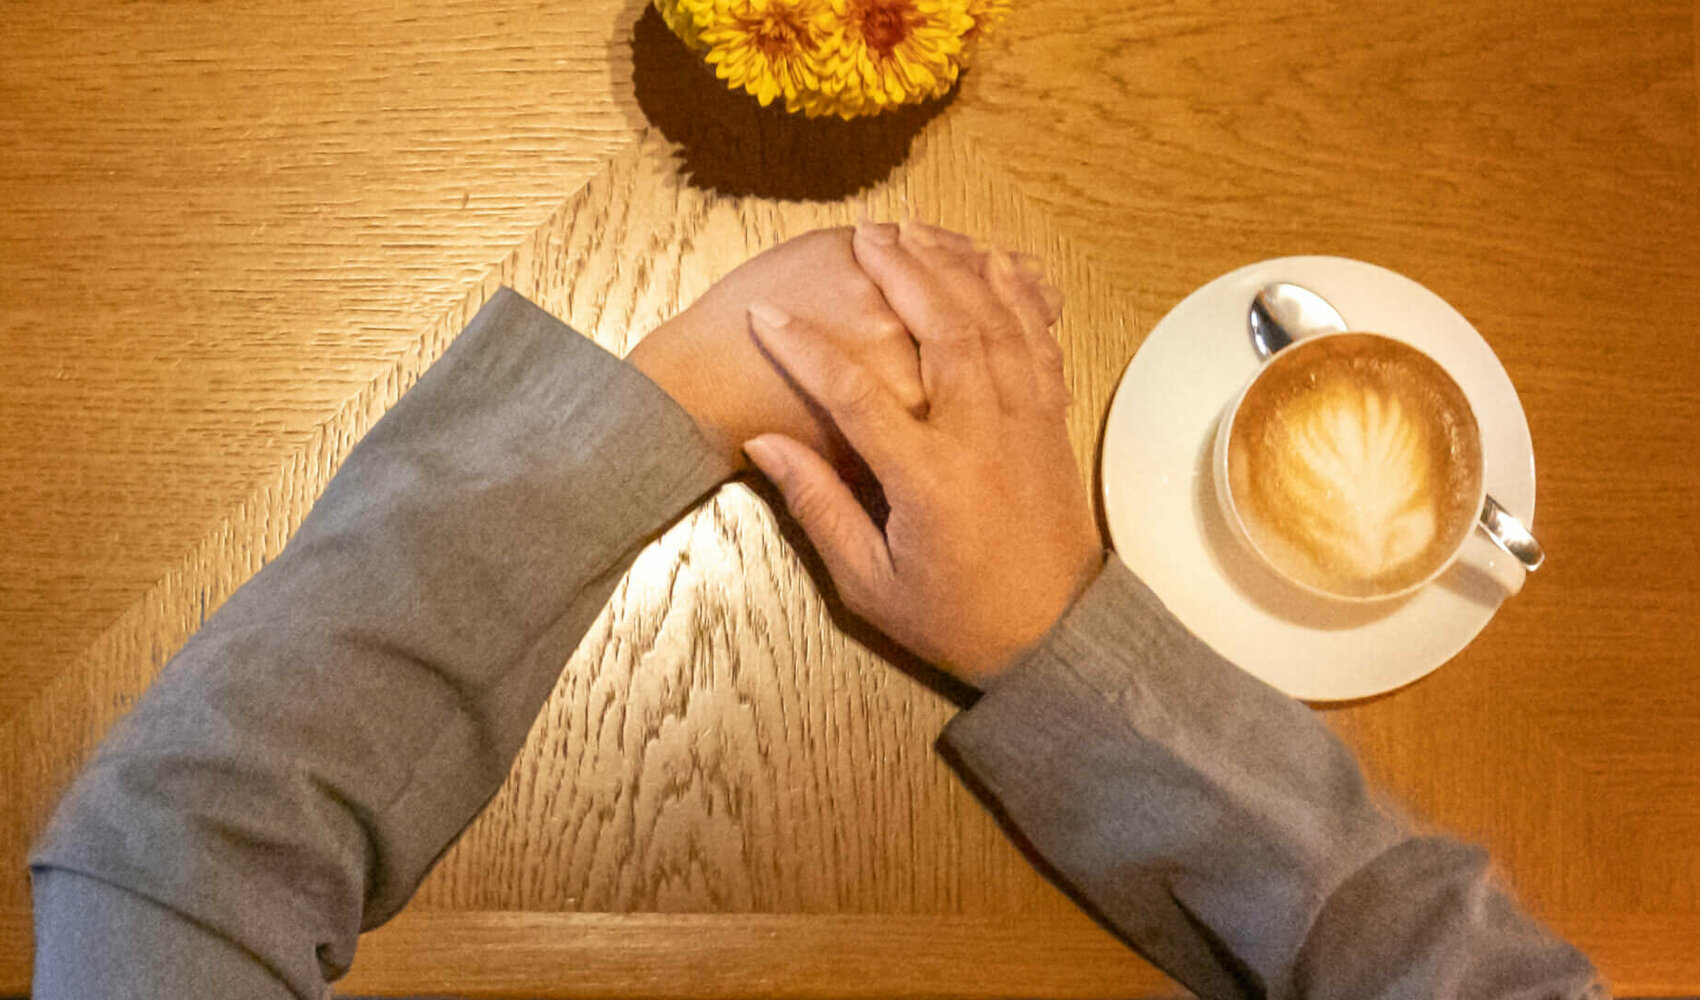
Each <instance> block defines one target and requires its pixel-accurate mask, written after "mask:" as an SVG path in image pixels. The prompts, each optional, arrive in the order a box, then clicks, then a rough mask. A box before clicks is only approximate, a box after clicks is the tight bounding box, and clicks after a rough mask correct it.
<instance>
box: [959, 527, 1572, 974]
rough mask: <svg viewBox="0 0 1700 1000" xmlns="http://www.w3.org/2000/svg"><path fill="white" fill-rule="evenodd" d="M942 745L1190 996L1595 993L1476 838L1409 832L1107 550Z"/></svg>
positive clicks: (1304, 728) (1281, 701) (1102, 913)
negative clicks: (1521, 904)
mask: <svg viewBox="0 0 1700 1000" xmlns="http://www.w3.org/2000/svg"><path fill="white" fill-rule="evenodd" d="M941 748H942V749H943V751H944V752H945V754H946V756H947V757H949V758H950V759H951V760H952V762H953V763H954V764H955V765H956V766H957V767H958V769H959V770H961V771H962V772H963V774H964V776H965V778H966V779H967V780H968V781H969V782H970V784H971V785H973V786H974V787H975V788H976V789H977V791H979V793H980V794H981V795H982V796H983V797H984V798H986V799H988V800H989V804H991V805H992V806H993V808H994V809H995V810H997V811H999V812H1000V813H1001V815H1002V816H1003V818H1004V819H1005V821H1006V823H1007V824H1008V825H1010V826H1012V827H1013V828H1014V831H1015V833H1016V835H1017V836H1018V838H1019V839H1023V840H1025V841H1026V842H1027V843H1028V845H1029V846H1030V847H1031V848H1032V849H1033V851H1035V852H1036V853H1037V854H1038V855H1039V856H1040V858H1041V859H1042V861H1043V863H1044V864H1045V865H1047V866H1049V868H1050V874H1051V875H1052V877H1053V878H1054V879H1056V880H1057V881H1059V882H1060V883H1061V884H1062V885H1063V887H1064V888H1065V889H1067V890H1068V891H1070V892H1072V893H1073V894H1074V895H1075V897H1076V899H1077V900H1079V901H1080V902H1081V903H1082V904H1083V905H1085V906H1086V907H1087V909H1089V910H1091V911H1093V912H1094V913H1095V915H1096V916H1097V917H1098V918H1099V919H1100V920H1102V921H1103V922H1105V923H1106V924H1108V925H1109V926H1110V927H1111V928H1112V929H1113V930H1115V931H1116V932H1117V933H1118V934H1119V935H1121V936H1122V938H1123V939H1124V940H1126V941H1127V942H1128V943H1129V944H1131V945H1132V946H1133V947H1134V948H1135V949H1137V950H1138V951H1139V952H1140V953H1141V954H1143V955H1145V956H1146V957H1147V958H1148V959H1150V960H1151V961H1152V962H1153V963H1154V964H1156V965H1157V966H1158V967H1159V968H1161V969H1163V970H1164V971H1166V972H1167V973H1169V974H1170V975H1171V976H1174V977H1175V978H1176V979H1177V980H1179V981H1180V982H1181V983H1182V984H1183V985H1185V986H1187V987H1188V988H1190V989H1191V990H1193V991H1194V992H1196V993H1198V994H1199V995H1200V996H1203V997H1207V998H1218V997H1222V998H1227V997H1234V998H1239V997H1268V998H1309V1000H1347V998H1351V1000H1366V998H1374V997H1411V998H1417V997H1425V998H1427V997H1498V998H1526V1000H1535V998H1543V1000H1545V998H1558V997H1596V996H1603V995H1605V989H1604V986H1603V985H1602V984H1601V983H1600V982H1599V981H1598V979H1597V977H1596V975H1595V973H1594V970H1593V969H1592V967H1591V966H1590V965H1589V963H1588V961H1587V959H1585V958H1584V957H1583V956H1582V955H1581V954H1580V953H1578V952H1577V951H1576V950H1575V949H1574V948H1572V947H1570V946H1569V945H1568V944H1566V943H1564V942H1563V941H1561V940H1559V939H1557V938H1556V937H1554V936H1553V935H1552V934H1550V933H1549V932H1548V931H1546V930H1545V929H1544V928H1543V927H1541V926H1540V925H1539V924H1537V923H1536V922H1534V921H1533V920H1531V919H1530V918H1529V917H1528V916H1527V915H1526V914H1524V913H1523V912H1522V911H1521V910H1520V909H1519V908H1518V907H1517V905H1516V904H1515V903H1514V902H1513V901H1512V899H1511V898H1510V897H1509V896H1508V895H1507V894H1506V893H1505V892H1504V891H1503V890H1501V889H1500V888H1499V887H1498V886H1497V885H1496V884H1495V883H1494V881H1493V880H1492V879H1491V877H1490V874H1489V871H1488V864H1487V857H1486V855H1485V853H1484V852H1483V851H1482V850H1480V849H1479V848H1476V847H1472V846H1468V845H1465V844H1462V843H1459V842H1457V841H1454V840H1451V839H1447V838H1445V837H1435V836H1423V835H1419V834H1418V833H1417V832H1415V831H1414V830H1413V829H1412V828H1411V826H1410V825H1409V824H1407V823H1406V822H1405V821H1404V820H1403V819H1402V818H1401V817H1400V816H1399V815H1397V814H1396V813H1395V812H1394V811H1392V810H1391V809H1389V808H1387V807H1386V806H1384V805H1383V804H1382V803H1380V802H1378V801H1377V800H1376V798H1375V797H1374V796H1373V795H1372V794H1371V792H1370V790H1369V789H1368V788H1367V787H1366V786H1365V782H1364V778H1363V775H1362V773H1361V772H1360V770H1359V768H1358V765H1357V762H1356V761H1355V760H1354V759H1353V757H1352V755H1351V753H1350V752H1349V751H1348V750H1347V749H1346V748H1345V747H1344V746H1343V745H1342V744H1341V743H1340V742H1339V741H1338V740H1337V739H1335V737H1334V736H1333V735H1332V734H1331V733H1330V732H1329V731H1328V729H1327V727H1325V726H1324V725H1323V724H1322V723H1321V722H1320V721H1318V720H1317V719H1316V718H1315V717H1314V716H1313V715H1312V713H1311V712H1310V710H1308V709H1307V708H1305V707H1304V706H1303V705H1301V704H1299V703H1298V702H1296V701H1293V700H1292V699H1290V698H1288V697H1286V696H1285V695H1283V694H1281V693H1279V692H1277V691H1275V690H1274V689H1273V688H1270V687H1268V686H1267V685H1265V684H1263V683H1262V682H1261V681H1258V680H1257V679H1255V678H1253V677H1252V676H1251V675H1249V674H1247V673H1245V672H1244V671H1242V670H1240V669H1238V668H1237V667H1235V666H1233V665H1232V664H1230V663H1228V662H1227V661H1225V660H1223V659H1222V658H1221V657H1219V656H1217V655H1216V654H1215V653H1214V652H1212V651H1211V650H1210V649H1209V647H1207V646H1205V645H1204V644H1203V643H1202V642H1201V641H1199V640H1198V639H1197V638H1195V637H1194V636H1193V635H1192V634H1191V633H1190V632H1188V631H1187V630H1186V629H1185V628H1184V627H1183V626H1182V625H1181V624H1180V623H1179V622H1178V621H1177V620H1176V619H1175V618H1174V616H1172V615H1171V614H1169V613H1168V611H1167V609H1165V608H1164V607H1163V605H1162V603H1161V602H1160V601H1158V599H1157V598H1156V596H1155V595H1154V594H1152V593H1151V591H1150V590H1148V589H1147V588H1146V587H1145V586H1144V585H1143V584H1142V583H1141V582H1140V581H1139V580H1138V579H1137V578H1135V577H1134V575H1133V574H1132V573H1130V572H1129V571H1128V570H1127V568H1126V567H1125V566H1123V565H1122V564H1121V563H1120V561H1118V560H1117V559H1115V558H1114V557H1113V556H1112V557H1111V558H1110V559H1109V561H1108V563H1107V564H1106V566H1105V568H1104V571H1103V573H1102V574H1101V575H1100V576H1099V578H1098V579H1097V580H1096V581H1095V582H1094V583H1093V584H1092V586H1091V587H1090V588H1089V589H1088V590H1087V592H1086V593H1085V594H1084V595H1083V596H1082V597H1081V599H1080V600H1079V601H1078V602H1077V603H1076V604H1075V606H1074V607H1073V608H1071V609H1070V611H1069V612H1068V614H1067V615H1065V616H1064V618H1063V620H1062V621H1061V622H1059V623H1058V625H1057V627H1056V628H1055V629H1053V631H1052V632H1051V634H1050V635H1048V636H1047V637H1046V638H1045V640H1044V641H1043V642H1041V644H1040V645H1039V646H1038V647H1036V648H1035V649H1033V650H1032V651H1030V652H1029V653H1028V654H1027V655H1025V656H1024V657H1023V659H1022V660H1021V661H1020V662H1019V663H1018V664H1017V665H1016V666H1015V667H1013V668H1012V669H1011V671H1010V672H1009V673H1008V674H1006V675H1005V676H1004V677H1003V678H1002V679H1000V680H999V682H998V683H997V685H996V686H995V687H993V688H992V689H991V690H990V691H989V692H987V693H986V694H985V695H984V696H983V697H982V698H981V699H980V701H979V702H978V703H976V704H975V705H974V707H973V708H971V709H969V710H968V711H966V712H964V713H962V714H960V715H958V716H957V717H956V718H955V719H953V720H952V721H951V723H950V724H949V726H947V727H946V730H945V733H944V736H943V737H942V740H941Z"/></svg>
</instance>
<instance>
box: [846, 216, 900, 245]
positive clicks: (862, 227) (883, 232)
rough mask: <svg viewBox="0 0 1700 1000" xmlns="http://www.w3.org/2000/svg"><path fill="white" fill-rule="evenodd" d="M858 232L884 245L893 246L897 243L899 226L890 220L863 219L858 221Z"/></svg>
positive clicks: (859, 234) (863, 236)
mask: <svg viewBox="0 0 1700 1000" xmlns="http://www.w3.org/2000/svg"><path fill="white" fill-rule="evenodd" d="M856 234H857V235H858V236H861V237H862V238H863V239H865V240H868V241H869V242H871V243H877V244H879V245H880V246H882V247H889V246H893V245H895V244H896V243H897V227H896V226H894V225H892V224H891V223H889V222H871V221H869V220H867V219H863V220H862V221H860V222H858V223H856Z"/></svg>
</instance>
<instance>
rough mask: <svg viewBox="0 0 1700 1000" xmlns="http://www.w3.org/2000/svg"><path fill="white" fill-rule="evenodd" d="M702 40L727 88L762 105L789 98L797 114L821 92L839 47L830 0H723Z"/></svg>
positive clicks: (711, 18)
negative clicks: (827, 64)
mask: <svg viewBox="0 0 1700 1000" xmlns="http://www.w3.org/2000/svg"><path fill="white" fill-rule="evenodd" d="M699 37H700V38H701V39H702V43H703V45H704V46H705V47H706V48H707V51H708V54H707V55H706V56H705V57H704V58H706V59H707V60H708V62H709V64H710V65H712V66H713V67H714V74H715V75H716V76H718V77H720V78H721V79H722V80H725V81H726V83H727V85H728V86H730V87H736V88H742V89H743V90H745V91H747V92H748V93H749V94H750V95H751V96H753V97H754V98H755V99H756V100H758V101H760V102H761V103H762V106H763V107H766V106H767V105H769V104H772V103H773V100H774V98H776V97H784V98H785V106H786V108H788V109H789V110H792V111H796V110H799V109H800V108H801V107H802V100H803V97H804V95H806V94H811V93H818V92H819V91H820V90H821V89H822V80H821V66H822V62H823V60H824V59H825V57H826V54H827V53H828V52H830V51H832V50H833V49H834V48H835V47H836V46H837V32H836V31H835V29H834V25H833V21H832V8H831V6H830V5H829V3H828V2H827V0H719V2H718V3H716V4H715V9H714V11H713V14H712V16H711V17H710V19H709V23H708V24H707V25H706V26H705V27H703V28H702V30H701V32H700V34H699Z"/></svg>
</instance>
